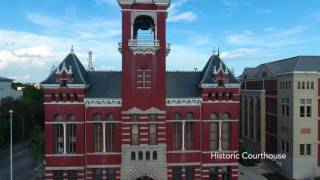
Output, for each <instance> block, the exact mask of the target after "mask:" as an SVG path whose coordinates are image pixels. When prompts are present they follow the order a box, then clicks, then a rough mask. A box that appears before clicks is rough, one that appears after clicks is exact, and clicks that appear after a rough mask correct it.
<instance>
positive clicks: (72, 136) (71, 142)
mask: <svg viewBox="0 0 320 180" xmlns="http://www.w3.org/2000/svg"><path fill="white" fill-rule="evenodd" d="M75 119H76V117H75V116H74V115H72V114H71V115H69V116H68V118H67V121H68V122H74V121H75ZM76 132H77V131H76V124H67V134H68V136H67V152H68V153H75V152H76V143H77V137H76Z"/></svg>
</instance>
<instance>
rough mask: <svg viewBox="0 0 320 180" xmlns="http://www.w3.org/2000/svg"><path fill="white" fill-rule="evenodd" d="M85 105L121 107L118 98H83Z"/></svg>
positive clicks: (120, 100)
mask: <svg viewBox="0 0 320 180" xmlns="http://www.w3.org/2000/svg"><path fill="white" fill-rule="evenodd" d="M84 103H85V106H86V107H121V105H122V99H120V98H84Z"/></svg>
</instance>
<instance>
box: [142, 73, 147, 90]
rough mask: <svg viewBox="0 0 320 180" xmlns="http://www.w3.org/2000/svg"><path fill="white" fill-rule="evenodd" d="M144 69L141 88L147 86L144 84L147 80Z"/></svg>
mask: <svg viewBox="0 0 320 180" xmlns="http://www.w3.org/2000/svg"><path fill="white" fill-rule="evenodd" d="M146 74H147V73H146V69H145V68H143V69H142V87H146V86H147V83H146V80H147V78H146Z"/></svg>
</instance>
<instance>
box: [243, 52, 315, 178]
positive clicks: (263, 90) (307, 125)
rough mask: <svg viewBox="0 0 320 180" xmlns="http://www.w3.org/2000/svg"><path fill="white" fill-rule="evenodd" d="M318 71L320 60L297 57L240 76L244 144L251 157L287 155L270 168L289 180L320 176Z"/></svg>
mask: <svg viewBox="0 0 320 180" xmlns="http://www.w3.org/2000/svg"><path fill="white" fill-rule="evenodd" d="M319 70H320V57H319V56H298V57H293V58H288V59H284V60H280V61H275V62H271V63H266V64H261V65H259V66H257V67H256V68H246V69H245V70H244V72H243V74H242V75H241V83H242V84H241V140H242V143H243V145H244V146H245V147H247V148H248V149H249V150H250V151H252V152H268V153H284V154H286V155H287V159H285V160H281V161H278V162H266V163H267V164H268V165H270V166H271V167H275V168H277V169H278V170H280V173H281V174H283V175H285V176H286V177H288V178H289V179H303V178H313V177H316V176H319V175H320V169H319V166H320V156H319V152H320V151H319V150H320V144H319V138H320V134H319V130H318V128H319V127H320V126H319V106H318V102H319V95H320V94H319V93H320V91H319V85H320V84H319V82H320V81H319ZM275 165H276V166H275Z"/></svg>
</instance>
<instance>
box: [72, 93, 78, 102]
mask: <svg viewBox="0 0 320 180" xmlns="http://www.w3.org/2000/svg"><path fill="white" fill-rule="evenodd" d="M73 99H74V101H78V95H77V94H76V93H74V94H73Z"/></svg>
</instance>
